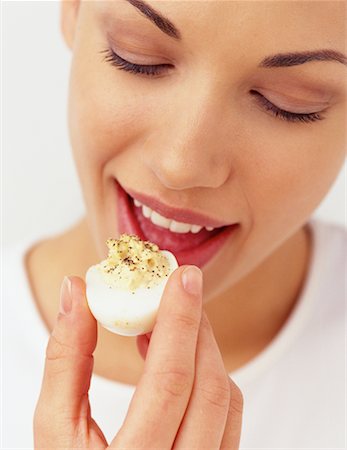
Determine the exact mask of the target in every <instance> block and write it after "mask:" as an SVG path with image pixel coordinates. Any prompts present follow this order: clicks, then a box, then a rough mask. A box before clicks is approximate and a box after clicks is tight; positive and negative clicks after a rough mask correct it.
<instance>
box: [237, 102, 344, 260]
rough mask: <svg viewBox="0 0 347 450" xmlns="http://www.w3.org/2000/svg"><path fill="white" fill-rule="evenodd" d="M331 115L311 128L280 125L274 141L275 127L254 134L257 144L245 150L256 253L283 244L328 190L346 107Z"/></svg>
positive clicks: (337, 163) (340, 153)
mask: <svg viewBox="0 0 347 450" xmlns="http://www.w3.org/2000/svg"><path fill="white" fill-rule="evenodd" d="M334 113H335V114H334V115H333V114H331V119H330V120H329V118H327V119H325V121H322V122H316V123H312V124H295V125H294V124H293V125H294V126H291V125H290V124H286V123H283V124H282V123H281V124H280V125H278V127H277V129H278V136H276V133H277V132H274V129H275V128H274V127H275V125H273V128H272V129H271V130H269V132H268V133H266V132H262V134H261V132H259V133H258V134H257V136H258V139H257V143H256V145H255V144H254V143H252V144H251V145H250V146H248V147H247V146H245V148H250V151H249V153H248V154H247V155H248V156H247V155H246V159H247V161H245V162H243V163H241V162H240V164H243V165H242V170H243V180H244V184H243V189H244V193H245V197H246V198H247V201H248V203H249V210H250V215H251V218H250V220H251V223H250V227H251V228H252V230H253V234H254V236H253V235H252V238H251V240H252V245H253V246H254V249H255V250H256V249H257V247H261V248H262V251H264V248H263V247H264V246H265V245H266V244H267V247H268V249H269V250H270V249H271V247H272V248H273V246H275V245H276V244H279V243H281V242H283V241H284V240H285V239H286V238H287V237H289V236H290V235H291V234H292V233H294V232H295V231H296V230H297V229H298V228H300V227H301V226H302V225H303V224H304V223H305V222H306V221H307V220H308V218H309V217H310V216H311V214H312V213H313V211H314V210H315V209H316V207H317V206H318V205H319V203H320V202H321V200H322V199H323V197H324V196H325V195H326V193H327V192H328V191H329V188H330V187H331V185H332V184H333V182H334V180H335V178H336V176H337V174H338V172H339V170H340V168H341V166H342V164H343V160H344V156H345V155H344V152H345V150H344V148H345V136H344V132H343V130H344V127H343V121H344V117H345V114H344V108H343V107H342V106H341V107H340V109H336V110H335V111H334ZM288 130H291V131H290V133H289V131H288ZM269 136H271V137H272V139H271V140H270V139H269ZM253 238H254V241H253ZM259 251H260V248H259Z"/></svg>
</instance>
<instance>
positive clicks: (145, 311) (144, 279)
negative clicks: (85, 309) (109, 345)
mask: <svg viewBox="0 0 347 450" xmlns="http://www.w3.org/2000/svg"><path fill="white" fill-rule="evenodd" d="M106 244H107V247H108V249H109V251H108V257H107V258H106V259H105V260H103V261H101V262H100V263H99V264H96V265H94V266H91V267H90V268H89V269H88V271H87V273H86V285H87V288H86V294H87V301H88V305H89V308H90V310H91V312H92V314H93V315H94V317H95V318H96V319H97V320H98V321H99V323H100V324H101V325H102V326H103V327H104V328H106V329H107V330H109V331H112V332H113V333H117V334H121V335H123V336H136V335H139V334H145V333H149V332H150V331H152V330H153V327H154V323H155V319H156V315H157V311H158V308H159V304H160V300H161V296H162V294H163V291H164V288H165V285H166V282H167V280H168V277H169V275H170V274H171V273H172V272H173V271H174V270H175V269H176V268H177V267H178V263H177V260H176V258H175V256H174V255H173V254H172V253H171V252H169V251H166V250H159V247H158V246H157V245H156V244H153V243H152V242H149V241H142V240H141V239H140V238H139V237H138V236H136V235H128V234H122V235H121V236H120V238H119V239H108V240H107V241H106Z"/></svg>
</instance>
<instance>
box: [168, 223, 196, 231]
mask: <svg viewBox="0 0 347 450" xmlns="http://www.w3.org/2000/svg"><path fill="white" fill-rule="evenodd" d="M190 228H191V225H189V223H182V222H176V221H175V220H172V221H171V223H170V231H173V232H174V233H188V231H190Z"/></svg>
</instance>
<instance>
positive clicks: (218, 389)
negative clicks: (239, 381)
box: [199, 377, 230, 410]
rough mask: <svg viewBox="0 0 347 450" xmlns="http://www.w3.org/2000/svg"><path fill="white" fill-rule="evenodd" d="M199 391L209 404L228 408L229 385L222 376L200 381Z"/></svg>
mask: <svg viewBox="0 0 347 450" xmlns="http://www.w3.org/2000/svg"><path fill="white" fill-rule="evenodd" d="M199 391H200V393H201V396H202V397H203V398H204V400H205V401H206V402H207V403H208V404H209V405H210V406H213V407H218V408H220V409H226V410H227V409H228V406H229V404H230V386H229V383H228V381H227V380H226V379H225V378H224V377H223V378H220V377H216V378H214V379H213V378H212V379H209V380H208V381H206V382H205V383H201V384H200V386H199Z"/></svg>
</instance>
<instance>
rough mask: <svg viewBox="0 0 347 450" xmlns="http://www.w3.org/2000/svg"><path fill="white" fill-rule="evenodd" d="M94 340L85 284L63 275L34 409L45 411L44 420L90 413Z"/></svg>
mask: <svg viewBox="0 0 347 450" xmlns="http://www.w3.org/2000/svg"><path fill="white" fill-rule="evenodd" d="M96 340H97V324H96V320H95V319H94V317H93V316H92V314H91V313H90V311H89V308H88V304H87V301H86V294H85V283H84V281H83V280H82V279H81V278H78V277H70V278H67V277H65V278H64V281H63V284H62V288H61V294H60V312H59V314H58V317H57V320H56V324H55V326H54V329H53V332H52V334H51V336H50V339H49V342H48V345H47V350H46V361H45V370H44V376H43V382H42V388H41V393H40V397H39V401H38V404H37V408H36V412H37V410H39V411H41V413H42V412H44V415H45V416H46V417H47V419H48V418H49V417H53V416H54V417H55V419H56V420H57V419H58V422H60V423H65V421H66V419H67V420H68V421H69V420H70V419H71V418H73V419H74V420H78V419H79V418H81V417H87V416H89V414H90V410H89V402H88V395H87V394H88V390H89V385H90V379H91V375H92V370H93V356H92V354H93V351H94V350H95V346H96ZM48 420H49V419H48Z"/></svg>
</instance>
